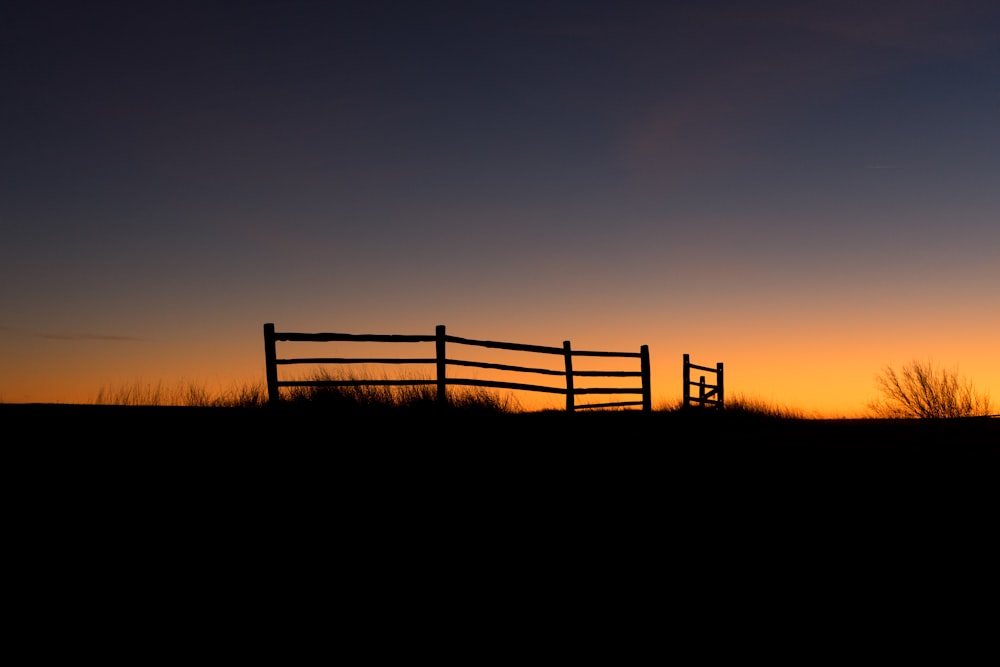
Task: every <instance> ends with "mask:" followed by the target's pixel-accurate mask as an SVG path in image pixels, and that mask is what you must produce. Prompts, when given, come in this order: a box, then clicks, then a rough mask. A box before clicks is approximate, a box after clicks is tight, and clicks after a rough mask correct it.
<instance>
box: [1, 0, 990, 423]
mask: <svg viewBox="0 0 1000 667" xmlns="http://www.w3.org/2000/svg"><path fill="white" fill-rule="evenodd" d="M0 82H2V85H3V91H4V92H3V95H2V96H0V228H2V234H0V401H3V402H8V403H24V402H68V403H81V402H84V403H85V402H91V401H93V400H94V399H95V398H96V395H97V393H98V391H99V390H100V389H102V388H107V387H112V386H121V385H128V384H131V383H164V384H167V385H171V384H173V383H189V384H202V385H205V386H208V387H211V388H215V387H222V388H225V387H231V386H237V385H241V384H245V383H249V382H257V381H260V380H262V379H263V377H264V353H263V335H262V326H263V324H264V323H266V322H273V323H275V325H276V328H277V329H278V330H279V331H300V332H318V331H334V332H343V333H397V334H432V333H433V332H434V327H435V326H436V325H439V324H443V325H446V326H447V329H448V332H449V333H450V334H453V335H457V336H462V337H466V338H472V339H485V340H498V341H509V342H518V343H528V344H537V345H552V346H561V345H562V341H564V340H570V341H571V342H572V344H573V347H574V348H575V349H594V350H619V351H637V350H638V349H639V346H641V345H648V346H649V349H650V357H651V364H652V384H653V401H654V405H667V404H670V403H674V402H676V401H678V400H679V399H680V396H681V386H682V385H681V369H682V355H683V354H685V353H687V354H690V355H691V359H692V361H693V362H694V363H697V364H703V365H706V366H714V365H715V363H716V362H724V363H725V367H726V392H727V394H728V395H729V396H733V395H744V396H747V397H755V398H757V399H760V400H764V401H767V402H772V403H775V404H779V405H782V406H786V407H791V408H795V409H798V410H803V411H806V412H807V413H809V414H814V415H817V416H861V415H863V414H865V406H866V404H867V403H868V401H870V400H871V399H873V398H874V397H876V396H877V389H876V386H875V377H876V375H877V374H878V373H879V372H880V371H881V370H882V369H883V368H884V367H886V366H890V365H891V366H895V367H899V366H901V365H903V364H905V363H907V362H909V361H911V360H914V359H916V360H922V361H931V362H933V363H934V364H936V365H938V366H939V367H943V368H948V369H954V370H956V371H958V372H959V373H961V374H962V375H964V376H965V377H967V378H968V379H970V380H971V381H973V382H974V384H975V385H976V387H977V388H978V389H980V390H981V391H984V392H987V393H990V394H991V395H993V396H994V399H995V402H997V401H996V399H1000V333H998V332H1000V307H998V299H997V294H998V289H997V287H998V285H1000V4H997V3H995V2H992V1H991V0H923V1H920V0H909V1H895V0H887V1H877V0H872V1H867V2H852V1H844V0H840V1H813V0H795V1H773V0H762V1H760V2H716V1H712V0H709V1H702V2H670V1H660V2H632V1H628V0H615V1H609V2H591V1H582V0H581V1H576V2H569V1H564V0H553V1H547V0H533V1H531V2H517V1H506V2H489V1H486V2H479V1H476V0H466V1H463V2H435V1H433V0H428V1H423V2H377V1H368V2H353V1H350V0H346V1H338V2H314V1H299V0H288V1H281V2H278V1H267V0H249V1H246V2H211V1H205V2H187V1H185V0H178V1H171V2H149V3H133V2H95V3H78V2H73V3H68V2H44V1H41V2H31V3H4V4H3V5H2V7H0ZM281 354H282V349H280V348H279V356H281ZM388 354H389V356H394V355H395V352H394V351H393V352H390V353H388ZM431 354H432V352H431ZM417 356H421V355H420V354H418V355H417ZM529 407H530V406H529Z"/></svg>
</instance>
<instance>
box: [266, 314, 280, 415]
mask: <svg viewBox="0 0 1000 667" xmlns="http://www.w3.org/2000/svg"><path fill="white" fill-rule="evenodd" d="M264 366H265V368H264V372H265V377H266V378H267V403H268V405H277V403H278V401H279V400H280V396H278V351H277V349H276V347H275V342H274V323H273V322H268V323H267V324H265V325H264Z"/></svg>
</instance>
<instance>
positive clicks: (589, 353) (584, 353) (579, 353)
mask: <svg viewBox="0 0 1000 667" xmlns="http://www.w3.org/2000/svg"><path fill="white" fill-rule="evenodd" d="M573 356H574V357H629V358H632V359H641V358H642V353H641V352H597V351H595V350H573Z"/></svg>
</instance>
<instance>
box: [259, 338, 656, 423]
mask: <svg viewBox="0 0 1000 667" xmlns="http://www.w3.org/2000/svg"><path fill="white" fill-rule="evenodd" d="M279 341H298V342H313V343H324V342H334V341H350V342H365V343H434V344H435V351H436V354H435V356H434V357H426V358H344V357H336V358H316V357H312V358H291V359H280V358H278V354H277V343H278V342H279ZM449 343H450V344H452V345H464V346H478V347H485V348H494V349H502V350H513V351H518V352H534V353H538V354H552V355H560V356H562V358H563V362H564V367H565V369H564V370H554V369H548V368H531V367H525V366H513V365H508V364H495V363H486V362H480V361H467V360H460V359H449V358H448V356H447V355H446V354H445V350H446V349H449V350H450V349H451V348H448V347H447V345H448V344H449ZM577 357H621V358H634V359H638V360H639V370H638V371H628V370H619V371H579V370H573V359H574V358H577ZM264 359H265V362H266V365H267V398H268V402H269V403H270V404H272V405H273V404H276V403H278V402H280V400H281V396H280V393H279V392H280V389H281V387H359V386H377V385H398V386H407V385H412V386H416V385H437V401H438V403H440V404H442V405H444V404H447V402H448V386H449V385H453V386H454V385H461V386H471V387H489V388H497V389H514V390H522V391H533V392H545V393H551V394H564V395H565V396H566V410H567V411H569V412H572V411H574V410H581V409H593V408H612V407H627V406H641V407H642V410H643V411H644V412H650V411H651V410H652V393H651V388H650V371H649V346H648V345H643V346H641V347H640V348H639V351H638V352H595V351H588V350H574V349H572V347H571V346H570V342H569V341H568V340H567V341H563V345H562V347H546V346H544V345H523V344H521V343H501V342H497V341H489V340H472V339H469V338H459V337H458V336H449V335H447V334H446V333H445V327H444V325H438V327H437V329H436V331H435V333H434V335H433V336H430V335H427V336H421V335H416V336H403V335H394V334H345V333H290V332H276V331H275V330H274V324H271V323H268V324H265V325H264ZM287 364H314V365H319V364H424V365H427V364H434V365H435V366H436V368H437V373H436V377H435V378H434V379H429V378H428V379H416V380H410V379H402V380H368V379H364V380H279V379H278V366H282V365H287ZM448 366H463V367H472V368H484V369H491V370H499V371H513V372H517V373H535V374H540V375H555V376H561V377H563V378H565V386H564V387H552V386H546V385H537V384H526V383H521V382H503V381H496V380H477V379H471V378H454V377H448ZM582 377H588V378H595V377H601V378H640V379H641V383H642V386H641V387H586V388H582V387H576V386H575V385H574V378H582ZM584 394H596V395H607V396H612V395H619V394H637V395H640V396H641V400H631V401H628V400H626V401H615V402H607V403H587V404H583V405H577V403H576V397H577V396H580V395H584Z"/></svg>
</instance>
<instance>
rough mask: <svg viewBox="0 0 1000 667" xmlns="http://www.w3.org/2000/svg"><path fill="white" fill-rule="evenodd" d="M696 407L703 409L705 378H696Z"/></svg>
mask: <svg viewBox="0 0 1000 667" xmlns="http://www.w3.org/2000/svg"><path fill="white" fill-rule="evenodd" d="M698 407H699V408H703V407H705V376H704V375H702V376H701V377H700V378H698Z"/></svg>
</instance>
